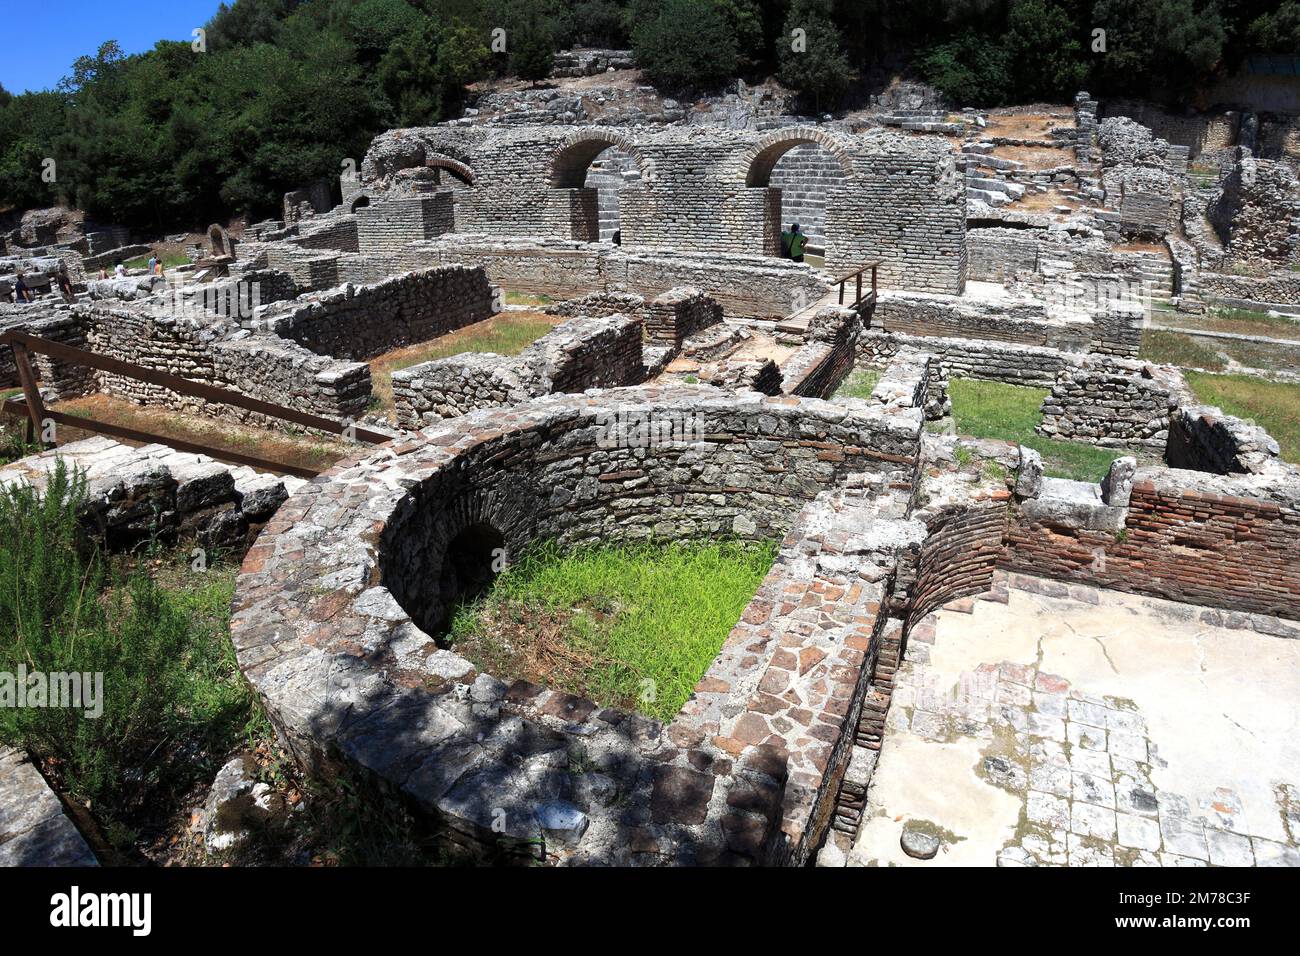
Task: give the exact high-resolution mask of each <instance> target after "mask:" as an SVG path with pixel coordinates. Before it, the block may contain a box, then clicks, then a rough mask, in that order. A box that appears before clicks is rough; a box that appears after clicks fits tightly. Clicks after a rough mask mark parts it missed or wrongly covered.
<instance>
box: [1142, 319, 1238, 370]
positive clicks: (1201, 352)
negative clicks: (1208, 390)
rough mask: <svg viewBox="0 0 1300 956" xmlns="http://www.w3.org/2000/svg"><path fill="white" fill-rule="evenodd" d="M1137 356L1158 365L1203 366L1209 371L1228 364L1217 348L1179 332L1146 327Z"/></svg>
mask: <svg viewBox="0 0 1300 956" xmlns="http://www.w3.org/2000/svg"><path fill="white" fill-rule="evenodd" d="M1138 358H1140V359H1143V360H1144V361H1147V362H1155V363H1157V364H1159V365H1177V366H1178V367H1179V368H1204V369H1209V370H1211V371H1217V370H1218V369H1223V368H1227V366H1228V363H1227V361H1226V360H1225V359H1224V358H1223V356H1222V355H1220V354H1219V352H1218V350H1217V349H1213V348H1210V347H1209V346H1208V345H1202V344H1201V343H1200V342H1197V341H1196V340H1195V339H1193V338H1191V337H1189V336H1186V335H1183V334H1182V333H1180V332H1169V331H1166V330H1165V329H1147V330H1146V331H1144V332H1143V333H1142V347H1141V348H1140V349H1139V350H1138Z"/></svg>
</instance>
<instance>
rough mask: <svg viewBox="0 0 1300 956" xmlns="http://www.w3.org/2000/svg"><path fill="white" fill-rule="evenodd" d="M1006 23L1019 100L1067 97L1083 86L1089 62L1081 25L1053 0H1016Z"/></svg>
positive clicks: (1008, 46) (1009, 52) (1009, 53)
mask: <svg viewBox="0 0 1300 956" xmlns="http://www.w3.org/2000/svg"><path fill="white" fill-rule="evenodd" d="M1007 26H1008V30H1007V37H1006V48H1007V53H1008V55H1009V58H1010V61H1011V65H1012V73H1013V76H1014V78H1015V85H1016V89H1015V95H1016V97H1017V98H1018V99H1054V100H1060V99H1066V98H1068V97H1070V96H1072V95H1073V94H1074V93H1075V92H1077V91H1078V90H1079V89H1081V88H1082V87H1083V85H1084V83H1085V81H1086V79H1087V76H1088V64H1087V62H1086V61H1085V60H1084V58H1083V46H1082V44H1081V43H1080V42H1079V39H1078V37H1079V35H1080V33H1081V28H1080V25H1079V24H1077V23H1075V22H1074V21H1073V20H1071V18H1070V15H1069V13H1068V12H1067V11H1066V10H1065V8H1064V7H1062V6H1061V5H1060V4H1059V3H1056V2H1053V0H1016V2H1015V3H1014V4H1012V7H1011V12H1010V14H1009V15H1008V18H1007Z"/></svg>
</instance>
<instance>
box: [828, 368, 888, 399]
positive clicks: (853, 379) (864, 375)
mask: <svg viewBox="0 0 1300 956" xmlns="http://www.w3.org/2000/svg"><path fill="white" fill-rule="evenodd" d="M879 381H880V373H879V372H877V371H875V370H874V369H869V368H864V369H856V370H855V371H853V372H851V373H850V374H849V377H848V378H846V379H845V380H844V381H843V382H842V383H841V384H840V387H839V388H838V389H836V390H835V394H834V395H832V396H831V398H833V399H835V398H870V397H871V393H872V392H873V391H874V390H875V388H876V383H877V382H879Z"/></svg>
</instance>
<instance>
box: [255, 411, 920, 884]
mask: <svg viewBox="0 0 1300 956" xmlns="http://www.w3.org/2000/svg"><path fill="white" fill-rule="evenodd" d="M920 434H921V412H920V411H919V410H918V409H912V408H890V407H882V406H869V405H867V404H865V403H857V402H854V403H848V404H847V405H832V404H830V403H827V402H822V401H819V400H815V399H796V398H789V397H765V396H761V395H759V394H757V393H741V394H738V395H733V394H730V393H725V392H722V391H718V390H716V389H713V388H709V387H706V386H694V387H676V388H671V389H660V388H632V389H614V390H609V391H605V392H598V393H590V394H587V395H563V396H551V397H548V398H544V399H539V400H537V401H534V402H530V403H526V404H523V405H519V406H515V407H513V408H509V409H487V410H483V411H480V412H475V413H472V414H470V415H466V416H464V417H461V418H457V419H453V420H450V421H448V422H446V423H441V424H438V425H435V426H432V427H431V428H429V429H426V430H425V431H423V432H421V433H420V434H419V435H418V436H417V437H416V439H415V440H413V441H410V442H407V443H405V444H400V445H395V446H387V447H384V448H381V449H379V450H377V451H372V452H369V453H368V454H367V455H366V456H364V457H362V458H359V459H355V460H353V461H350V462H345V463H343V464H341V465H339V466H337V467H335V468H334V469H332V470H331V471H329V472H327V473H326V474H325V475H322V476H320V477H319V478H317V479H316V480H315V481H313V482H311V483H310V484H308V485H306V486H304V487H303V488H302V489H301V490H300V492H299V493H298V494H296V495H295V496H294V497H293V498H291V499H290V500H289V501H288V502H286V503H285V504H284V505H283V506H282V507H281V509H280V510H279V512H278V513H277V514H276V516H275V518H274V519H273V520H272V522H271V523H270V524H269V525H268V526H267V528H266V529H265V531H264V532H263V534H262V536H261V537H260V538H259V539H258V541H257V543H256V544H255V545H254V546H253V548H252V549H251V550H250V551H249V553H248V555H247V558H246V559H245V562H244V565H243V568H242V569H241V574H240V577H239V581H238V586H237V591H236V596H235V601H234V615H233V619H232V627H231V631H232V639H233V641H234V644H235V648H236V651H237V654H238V657H239V663H240V667H241V669H242V670H243V672H244V674H245V675H246V677H247V678H248V680H249V681H250V683H251V685H252V686H253V688H254V689H255V690H256V691H257V693H258V694H259V695H260V696H261V698H262V700H263V701H264V703H265V705H266V708H267V711H268V714H269V715H270V717H271V719H272V721H273V722H274V723H275V725H276V727H277V729H278V731H279V732H280V735H281V737H282V739H283V741H284V742H285V743H286V745H287V746H288V747H289V748H290V750H291V751H292V752H293V754H294V756H295V758H296V759H297V760H299V761H300V762H301V763H303V764H305V765H308V766H311V767H314V768H317V769H323V768H324V769H327V768H329V767H330V766H337V765H339V764H340V763H342V764H347V765H349V766H350V767H351V768H353V769H356V770H361V771H363V772H365V773H366V774H369V775H370V776H371V777H372V778H374V779H375V780H376V781H377V782H379V783H380V784H382V785H383V786H386V787H388V788H390V789H391V790H393V791H396V792H400V793H401V794H402V795H403V796H404V797H405V798H406V799H407V800H408V801H409V802H411V803H412V804H414V805H415V806H416V807H418V808H419V809H422V810H423V811H425V812H427V813H428V814H429V815H430V816H431V817H432V818H433V819H434V820H435V821H436V822H437V823H438V824H439V825H440V826H441V829H442V832H443V833H444V834H445V835H446V836H447V837H448V839H450V840H451V841H453V842H455V843H457V844H460V845H462V846H464V847H467V848H471V849H475V850H483V849H490V850H493V851H496V852H518V853H523V854H526V855H533V856H543V857H544V858H546V859H548V860H550V861H552V862H569V863H621V864H628V863H669V864H672V863H678V864H681V863H719V862H738V863H745V862H762V863H768V862H795V863H797V862H802V861H803V860H804V859H806V858H807V856H808V854H809V853H810V852H812V851H813V850H815V848H816V843H817V841H818V840H819V839H820V837H821V835H822V834H823V833H824V831H825V827H826V824H827V820H828V818H829V815H830V813H831V811H832V810H833V806H832V804H833V802H834V798H835V785H836V781H837V774H838V773H840V772H842V770H843V766H844V763H845V762H846V760H847V752H848V748H849V747H850V746H851V744H852V737H853V730H852V728H853V727H854V726H855V724H856V719H857V713H858V708H859V706H860V704H861V697H862V694H863V691H864V689H865V686H866V681H867V677H868V672H869V670H870V665H871V661H872V653H873V651H872V647H873V644H872V642H873V638H875V637H876V636H878V635H879V633H880V630H881V628H882V627H883V622H884V619H885V607H886V605H887V603H888V597H889V594H888V589H889V588H890V587H892V575H893V571H894V556H895V554H896V553H897V552H898V549H900V548H904V549H906V548H912V549H913V550H915V548H916V547H917V546H918V545H919V542H920V539H921V537H923V535H924V529H923V528H921V529H919V530H918V528H919V526H917V525H916V524H915V523H914V522H911V523H909V522H908V521H906V520H903V516H904V515H905V512H906V503H907V499H908V496H909V495H910V489H911V487H912V483H913V481H914V478H915V469H916V462H917V455H918V451H919V442H920ZM896 519H897V520H896ZM719 536H738V537H742V538H749V539H770V538H774V537H783V538H784V541H783V545H782V548H781V550H780V553H779V555H778V558H777V559H776V562H775V564H774V566H773V568H772V571H771V572H770V573H769V574H768V576H767V578H766V579H765V580H764V582H763V584H762V585H761V586H760V588H759V591H758V593H757V595H756V596H755V598H754V600H753V601H752V602H751V604H750V606H749V607H748V609H747V610H746V611H745V613H744V615H742V619H741V621H739V622H738V623H737V625H736V628H735V629H734V630H733V632H732V633H731V635H730V636H729V637H728V639H727V641H726V642H725V643H724V645H723V647H722V650H721V651H720V653H719V655H718V657H717V658H716V659H715V661H714V663H713V665H712V666H711V667H710V669H709V671H708V672H707V673H706V674H705V675H704V677H703V678H702V679H701V680H700V682H699V684H698V685H697V687H696V691H695V694H694V695H693V696H692V698H691V700H690V701H688V703H687V704H686V705H685V707H684V708H683V709H682V711H681V713H680V714H679V715H678V717H677V718H676V719H674V720H673V721H672V722H671V723H670V724H668V725H661V724H659V723H657V722H655V721H652V720H649V719H646V718H643V717H641V716H638V715H636V714H629V713H624V712H620V711H615V710H612V709H608V708H602V707H600V706H599V705H597V704H596V703H594V702H592V701H588V700H583V699H581V698H578V697H574V696H572V695H569V694H566V693H564V692H563V691H560V690H555V689H545V688H541V687H537V686H535V685H531V684H528V683H527V682H524V681H516V682H515V683H514V684H511V685H507V684H505V683H504V682H502V681H499V680H496V679H495V678H493V677H492V676H491V675H489V674H484V673H480V672H479V671H478V670H477V669H476V667H475V666H474V664H473V663H472V662H470V661H467V660H465V659H463V658H460V657H459V656H457V655H456V654H455V653H453V652H452V651H450V650H447V649H445V648H442V647H440V646H439V645H438V643H437V642H436V641H435V640H434V639H433V637H432V636H431V633H432V632H436V628H437V625H438V624H439V623H440V622H441V620H442V618H443V616H444V614H445V611H446V606H447V603H448V602H449V601H450V600H451V599H453V598H454V597H455V596H457V594H458V593H460V592H461V591H463V590H465V589H467V588H469V587H470V586H472V585H474V584H475V583H477V582H481V580H482V576H481V574H479V571H480V570H481V569H479V568H476V567H474V565H475V563H477V562H483V561H485V560H487V556H488V554H489V553H491V552H495V551H496V550H497V549H498V548H503V549H504V553H505V555H506V556H507V559H508V556H509V555H511V554H516V553H518V551H519V550H520V549H521V548H523V547H526V546H527V545H528V544H530V543H531V542H534V541H539V540H543V539H556V540H558V541H559V542H560V543H561V544H563V545H566V546H576V545H582V544H588V543H594V542H604V543H609V542H615V541H628V540H645V539H650V538H653V539H664V540H679V539H682V538H716V537H719Z"/></svg>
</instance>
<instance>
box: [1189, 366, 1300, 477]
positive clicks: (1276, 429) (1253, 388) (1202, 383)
mask: <svg viewBox="0 0 1300 956" xmlns="http://www.w3.org/2000/svg"><path fill="white" fill-rule="evenodd" d="M1186 377H1187V384H1188V385H1190V386H1191V389H1192V392H1193V393H1195V395H1196V397H1197V399H1198V400H1200V401H1202V402H1204V403H1205V404H1207V405H1217V406H1218V407H1219V408H1221V409H1223V410H1224V411H1225V412H1227V413H1228V414H1229V415H1236V416H1237V417H1238V418H1248V419H1251V420H1253V421H1254V422H1255V423H1256V424H1258V425H1259V426H1260V427H1261V428H1263V429H1264V430H1265V431H1267V432H1268V433H1269V434H1270V435H1272V436H1273V437H1274V438H1276V439H1277V443H1278V445H1279V446H1280V448H1281V450H1282V457H1283V458H1284V459H1285V460H1286V461H1290V462H1295V463H1297V464H1300V385H1293V384H1288V383H1284V382H1268V381H1265V380H1264V379H1261V378H1254V377H1252V376H1249V375H1206V374H1204V373H1202V372H1188V373H1186Z"/></svg>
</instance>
